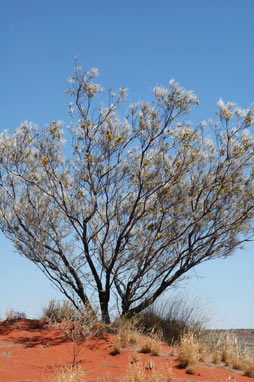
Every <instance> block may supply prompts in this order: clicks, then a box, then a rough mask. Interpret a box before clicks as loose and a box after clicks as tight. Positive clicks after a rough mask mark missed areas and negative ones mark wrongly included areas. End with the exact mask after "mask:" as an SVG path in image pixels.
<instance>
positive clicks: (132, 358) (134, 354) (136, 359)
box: [130, 353, 140, 363]
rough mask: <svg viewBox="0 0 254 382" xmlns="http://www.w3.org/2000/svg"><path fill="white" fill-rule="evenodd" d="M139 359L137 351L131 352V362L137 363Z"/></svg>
mask: <svg viewBox="0 0 254 382" xmlns="http://www.w3.org/2000/svg"><path fill="white" fill-rule="evenodd" d="M139 361H140V357H139V355H138V354H137V353H131V360H130V362H131V363H137V362H139Z"/></svg>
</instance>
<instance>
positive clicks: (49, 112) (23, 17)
mask: <svg viewBox="0 0 254 382" xmlns="http://www.w3.org/2000/svg"><path fill="white" fill-rule="evenodd" d="M0 36H1V37H0V43H1V45H0V52H1V60H0V69H1V96H0V110H1V113H0V130H1V131H2V130H4V129H9V130H10V131H13V130H14V129H15V128H16V127H18V126H19V124H20V123H21V122H22V121H24V120H30V121H33V122H35V123H37V124H38V125H39V126H43V125H45V124H47V123H48V122H50V121H51V120H52V119H55V120H63V121H65V122H66V123H68V120H69V117H68V102H69V99H68V96H66V95H65V94H64V90H65V89H66V86H67V85H66V80H67V78H68V77H70V76H71V75H72V72H73V66H74V57H75V56H77V57H78V60H79V64H80V65H81V66H83V67H84V68H85V69H89V68H90V67H97V68H99V70H100V73H101V75H100V82H101V84H102V86H103V87H104V88H112V89H116V90H117V89H118V88H119V87H127V88H128V89H129V96H128V100H129V101H130V102H134V101H138V100H142V99H145V100H149V99H151V89H152V88H153V86H154V85H156V84H159V85H163V86H167V84H168V81H169V79H171V78H175V79H176V80H177V81H178V82H179V83H180V84H181V85H182V86H184V87H185V88H186V89H193V90H194V92H195V93H196V94H197V96H198V98H199V100H200V106H199V108H197V109H198V110H195V112H194V113H193V114H192V115H191V116H190V118H191V120H192V121H193V122H194V123H197V122H198V121H199V120H206V119H208V118H209V117H210V116H211V112H210V110H211V109H214V108H215V107H216V103H217V101H218V99H219V98H220V97H221V98H223V99H224V100H230V101H236V102H237V103H238V104H239V106H240V107H243V108H246V107H248V105H250V104H251V103H253V101H254V76H253V68H254V1H253V0H181V1H178V0H128V1H127V0H126V1H124V0H8V1H4V0H0ZM253 250H254V245H253V244H250V245H248V246H246V248H245V250H237V251H236V252H235V254H234V255H233V256H232V257H230V258H228V259H226V260H216V261H212V262H207V263H205V264H203V265H201V266H199V267H198V268H197V269H196V271H195V272H192V273H191V274H190V275H191V276H192V278H191V280H189V281H186V282H185V283H184V284H183V285H182V286H181V290H182V289H183V290H186V291H188V293H189V294H190V295H196V296H200V297H201V299H202V300H203V301H204V302H207V301H208V306H209V307H210V309H209V310H210V312H211V313H210V316H211V324H210V325H212V326H214V327H222V328H254V276H253V270H254V253H253ZM197 275H198V276H199V277H197ZM0 282H1V285H0V314H2V315H4V313H5V312H6V310H7V309H8V308H10V307H13V308H14V309H15V310H20V311H25V312H26V313H27V315H28V316H29V317H36V316H38V314H39V313H40V310H41V305H42V303H44V302H47V301H48V300H49V299H51V298H56V299H60V298H62V296H61V295H60V293H59V292H57V291H56V290H55V289H53V287H52V286H51V285H50V282H49V281H48V280H47V279H46V278H45V276H43V275H42V274H41V273H40V271H39V270H37V269H36V268H35V266H34V265H33V264H32V263H30V262H29V261H28V260H26V259H24V258H22V257H21V256H20V255H18V254H16V253H14V250H13V247H12V245H11V244H10V243H9V242H8V241H7V239H5V238H4V237H3V235H2V234H0Z"/></svg>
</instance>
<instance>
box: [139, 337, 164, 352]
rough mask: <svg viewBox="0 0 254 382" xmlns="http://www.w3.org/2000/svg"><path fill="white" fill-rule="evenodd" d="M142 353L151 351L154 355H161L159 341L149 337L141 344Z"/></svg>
mask: <svg viewBox="0 0 254 382" xmlns="http://www.w3.org/2000/svg"><path fill="white" fill-rule="evenodd" d="M140 353H144V354H148V353H151V354H152V355H155V356H157V355H159V354H160V344H159V342H158V341H156V340H154V339H153V338H147V339H146V340H145V342H144V343H143V344H142V346H141V349H140Z"/></svg>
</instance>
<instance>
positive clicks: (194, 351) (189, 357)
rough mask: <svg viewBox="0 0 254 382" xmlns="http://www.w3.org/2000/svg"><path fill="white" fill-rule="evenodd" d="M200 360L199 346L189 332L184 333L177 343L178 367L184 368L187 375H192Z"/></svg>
mask: <svg viewBox="0 0 254 382" xmlns="http://www.w3.org/2000/svg"><path fill="white" fill-rule="evenodd" d="M199 360H200V344H199V342H198V340H197V338H196V336H195V335H194V334H193V333H192V332H191V331H187V332H185V333H184V334H183V335H182V336H181V337H180V341H179V349H178V361H179V367H182V368H185V369H186V371H187V373H188V374H194V373H195V371H196V368H197V366H198V361H199Z"/></svg>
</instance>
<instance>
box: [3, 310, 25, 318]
mask: <svg viewBox="0 0 254 382" xmlns="http://www.w3.org/2000/svg"><path fill="white" fill-rule="evenodd" d="M24 318H26V314H25V312H18V311H16V310H14V309H12V308H11V309H8V310H7V312H6V321H12V320H18V319H24Z"/></svg>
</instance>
